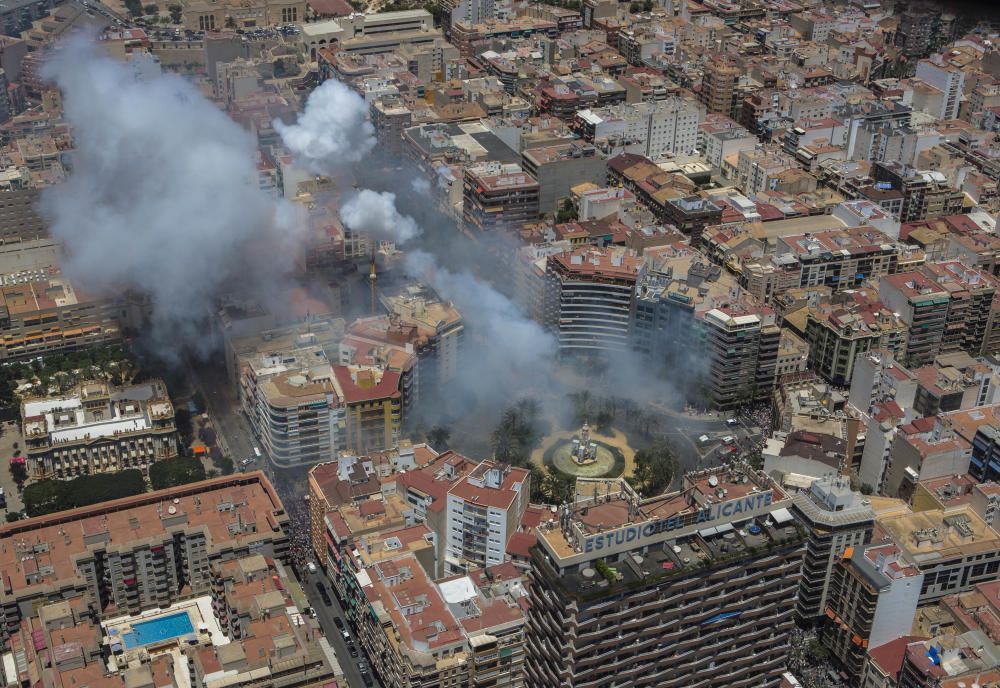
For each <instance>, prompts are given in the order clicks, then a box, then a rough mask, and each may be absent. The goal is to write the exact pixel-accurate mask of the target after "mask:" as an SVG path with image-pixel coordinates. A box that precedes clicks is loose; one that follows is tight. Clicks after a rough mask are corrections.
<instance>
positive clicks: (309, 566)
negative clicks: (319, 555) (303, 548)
mask: <svg viewBox="0 0 1000 688" xmlns="http://www.w3.org/2000/svg"><path fill="white" fill-rule="evenodd" d="M306 568H307V569H309V573H316V571H317V569H316V564H315V563H313V562H311V561H310V562H309V563H308V564H306Z"/></svg>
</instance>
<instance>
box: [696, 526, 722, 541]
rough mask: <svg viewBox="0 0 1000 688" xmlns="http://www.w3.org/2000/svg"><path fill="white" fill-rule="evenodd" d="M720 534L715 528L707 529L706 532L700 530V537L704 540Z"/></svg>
mask: <svg viewBox="0 0 1000 688" xmlns="http://www.w3.org/2000/svg"><path fill="white" fill-rule="evenodd" d="M718 532H719V529H718V528H716V527H714V526H713V527H711V528H705V529H704V530H699V531H698V535H701V536H702V537H703V538H706V537H711V536H712V535H715V534H716V533H718Z"/></svg>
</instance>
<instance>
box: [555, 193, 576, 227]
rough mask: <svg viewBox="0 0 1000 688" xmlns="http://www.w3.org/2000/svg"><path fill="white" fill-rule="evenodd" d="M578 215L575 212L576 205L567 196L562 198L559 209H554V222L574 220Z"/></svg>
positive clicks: (560, 222)
mask: <svg viewBox="0 0 1000 688" xmlns="http://www.w3.org/2000/svg"><path fill="white" fill-rule="evenodd" d="M578 217H579V215H578V214H577V211H576V206H575V205H573V201H572V200H571V199H569V198H567V199H564V200H563V202H562V205H560V206H559V210H558V211H556V223H557V224H562V223H564V222H575V221H576V219H577V218H578Z"/></svg>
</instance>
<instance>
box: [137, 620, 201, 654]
mask: <svg viewBox="0 0 1000 688" xmlns="http://www.w3.org/2000/svg"><path fill="white" fill-rule="evenodd" d="M188 633H194V626H192V625H191V617H190V616H188V613H187V612H178V613H176V614H171V615H169V616H161V617H158V618H156V619H150V620H149V621H139V622H138V623H134V624H132V631H131V632H130V633H125V634H123V635H122V642H123V643H124V644H125V649H126V650H131V649H132V648H133V647H140V646H142V645H149V644H150V643H159V642H162V641H164V640H170V639H171V638H178V637H180V636H182V635H187V634H188Z"/></svg>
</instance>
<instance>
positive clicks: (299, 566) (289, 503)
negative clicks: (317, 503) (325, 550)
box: [282, 491, 314, 573]
mask: <svg viewBox="0 0 1000 688" xmlns="http://www.w3.org/2000/svg"><path fill="white" fill-rule="evenodd" d="M282 501H283V502H284V504H285V512H286V513H287V514H288V519H289V529H288V539H289V556H290V558H291V561H292V566H294V567H295V570H296V571H299V572H300V573H302V572H304V571H305V570H306V564H308V563H309V562H310V561H313V560H314V554H313V551H312V538H311V536H310V527H309V503H308V502H307V501H306V500H305V496H304V495H302V494H296V493H295V491H293V493H292V494H287V495H284V494H283V495H282Z"/></svg>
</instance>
